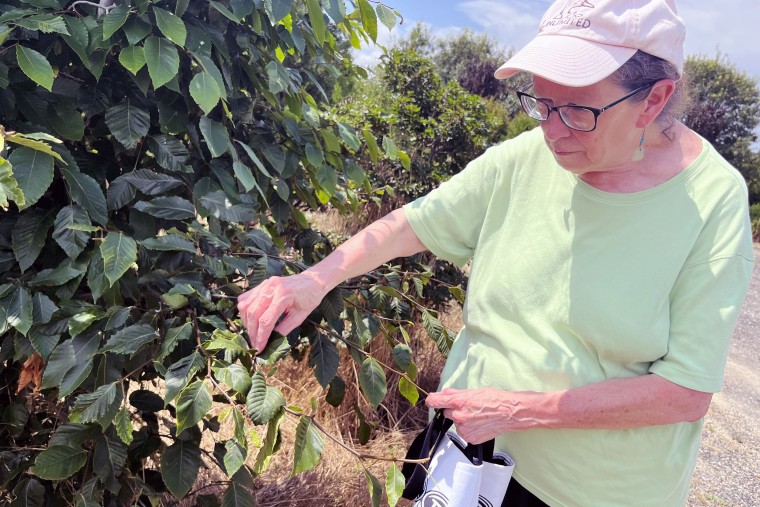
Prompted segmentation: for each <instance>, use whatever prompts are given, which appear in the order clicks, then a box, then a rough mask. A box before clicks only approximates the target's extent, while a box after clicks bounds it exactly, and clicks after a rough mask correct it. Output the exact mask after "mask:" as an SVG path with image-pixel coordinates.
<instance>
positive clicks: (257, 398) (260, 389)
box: [246, 372, 285, 424]
mask: <svg viewBox="0 0 760 507" xmlns="http://www.w3.org/2000/svg"><path fill="white" fill-rule="evenodd" d="M246 406H247V408H248V415H249V416H250V417H251V420H252V421H253V424H264V423H266V422H269V421H270V420H271V419H272V418H273V417H274V416H275V415H277V413H278V412H279V411H280V409H281V408H282V407H283V406H285V397H284V396H283V395H282V392H281V391H280V390H279V389H278V388H276V387H271V386H268V385H267V382H266V378H265V377H264V375H263V374H262V373H260V372H257V373H256V374H254V375H253V377H252V378H251V390H250V391H248V396H247V398H246Z"/></svg>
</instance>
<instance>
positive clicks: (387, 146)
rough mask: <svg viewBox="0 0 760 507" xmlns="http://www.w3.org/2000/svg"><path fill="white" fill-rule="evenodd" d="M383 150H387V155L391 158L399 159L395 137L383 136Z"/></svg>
mask: <svg viewBox="0 0 760 507" xmlns="http://www.w3.org/2000/svg"><path fill="white" fill-rule="evenodd" d="M383 151H384V152H385V156H386V157H388V158H389V159H391V160H398V148H397V147H396V143H394V142H393V139H391V138H390V137H388V136H383Z"/></svg>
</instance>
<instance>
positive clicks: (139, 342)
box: [101, 324, 158, 355]
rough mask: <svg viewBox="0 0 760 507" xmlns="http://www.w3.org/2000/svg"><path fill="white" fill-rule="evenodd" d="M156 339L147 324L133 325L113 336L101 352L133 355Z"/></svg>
mask: <svg viewBox="0 0 760 507" xmlns="http://www.w3.org/2000/svg"><path fill="white" fill-rule="evenodd" d="M156 338H158V332H157V331H156V330H155V329H154V328H153V327H152V326H149V325H148V324H135V325H133V326H129V327H125V328H124V329H122V330H121V331H119V332H117V333H115V334H113V335H112V336H111V338H109V339H108V342H107V343H106V344H105V345H104V346H103V348H102V349H101V352H113V353H115V354H126V355H134V354H135V353H136V352H137V351H138V350H140V349H141V348H143V347H144V346H145V345H147V344H148V343H150V342H152V341H153V340H155V339H156Z"/></svg>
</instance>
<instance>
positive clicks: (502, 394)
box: [425, 388, 526, 444]
mask: <svg viewBox="0 0 760 507" xmlns="http://www.w3.org/2000/svg"><path fill="white" fill-rule="evenodd" d="M523 394H525V393H521V392H511V391H503V390H500V389H494V388H482V389H451V388H446V389H444V390H443V391H440V392H437V393H431V394H430V395H428V397H427V399H426V400H425V404H426V405H427V406H428V407H430V408H442V409H443V413H444V415H445V416H446V417H448V418H449V419H451V420H452V421H454V424H455V425H456V432H457V435H459V436H461V437H462V438H463V439H464V440H465V441H466V442H468V443H470V444H481V443H483V442H486V441H488V440H491V439H492V438H495V437H497V436H499V435H501V434H502V433H505V432H507V431H515V430H519V429H526V427H525V426H524V425H523V424H520V422H519V421H517V420H515V414H516V413H517V409H518V408H519V402H520V401H521V398H522V396H521V395H523Z"/></svg>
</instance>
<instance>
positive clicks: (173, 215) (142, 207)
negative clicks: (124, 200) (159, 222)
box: [135, 196, 195, 220]
mask: <svg viewBox="0 0 760 507" xmlns="http://www.w3.org/2000/svg"><path fill="white" fill-rule="evenodd" d="M135 209H136V210H138V211H142V212H143V213H147V214H148V215H151V216H154V217H156V218H165V219H167V220H187V219H188V218H193V217H195V206H193V203H191V202H190V201H188V200H187V199H183V198H182V197H177V196H171V197H157V198H155V199H153V200H151V201H138V202H136V203H135Z"/></svg>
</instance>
